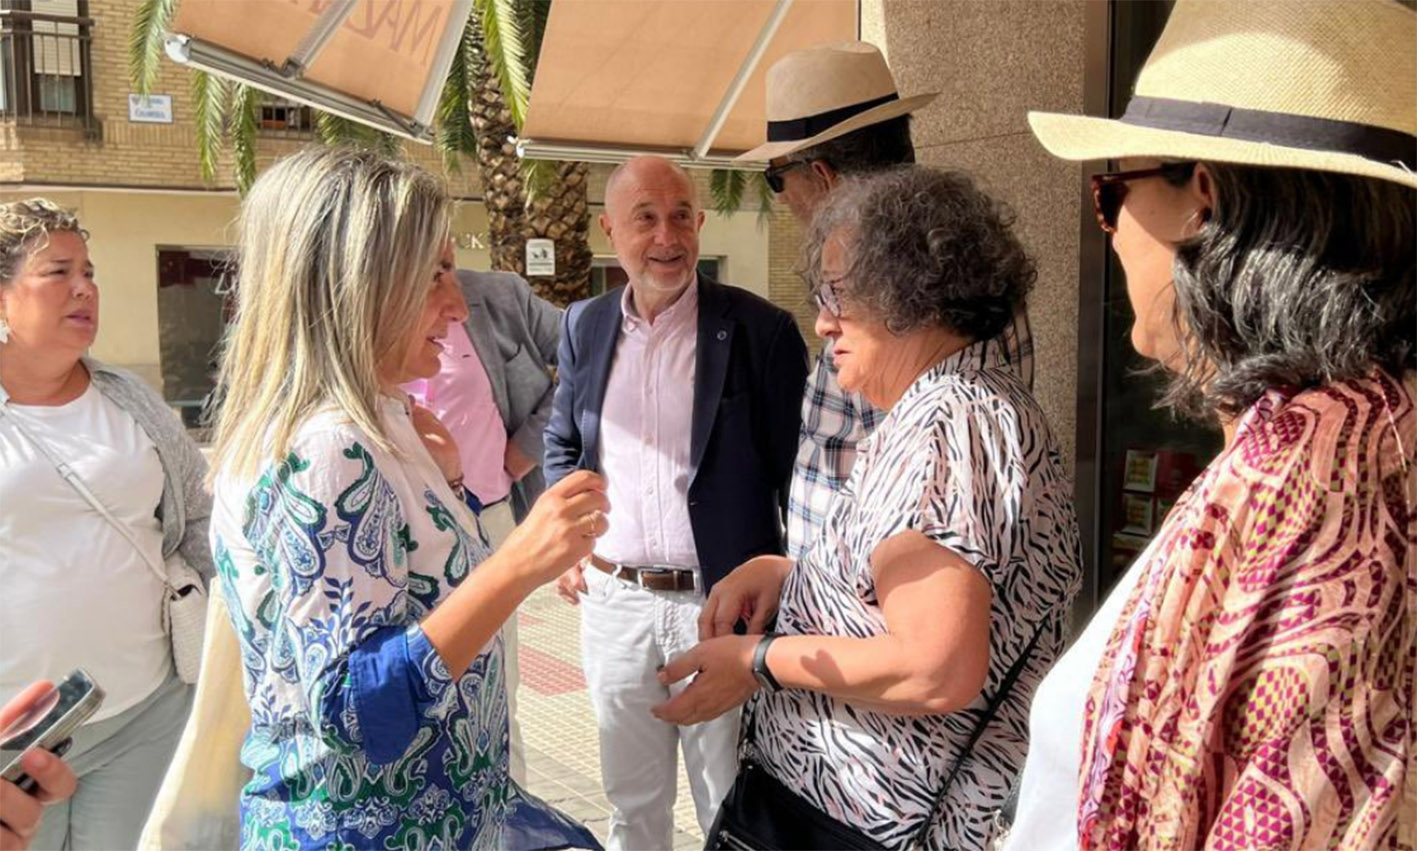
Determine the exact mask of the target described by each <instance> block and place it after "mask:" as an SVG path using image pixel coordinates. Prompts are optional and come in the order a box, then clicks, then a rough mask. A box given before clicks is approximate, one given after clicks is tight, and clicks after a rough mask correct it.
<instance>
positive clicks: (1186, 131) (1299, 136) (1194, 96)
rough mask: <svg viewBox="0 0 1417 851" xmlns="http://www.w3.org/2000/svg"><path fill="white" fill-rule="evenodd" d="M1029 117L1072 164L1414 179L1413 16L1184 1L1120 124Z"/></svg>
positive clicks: (1339, 6)
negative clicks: (1203, 166) (1149, 162)
mask: <svg viewBox="0 0 1417 851" xmlns="http://www.w3.org/2000/svg"><path fill="white" fill-rule="evenodd" d="M1028 123H1029V125H1030V126H1032V128H1033V132H1034V135H1036V136H1037V137H1038V141H1039V142H1041V143H1042V144H1043V147H1045V148H1047V149H1048V151H1049V152H1050V153H1052V154H1053V155H1054V156H1057V157H1060V158H1062V159H1065V160H1101V159H1120V158H1122V157H1168V158H1179V159H1185V160H1212V161H1215V162H1227V163H1239V164H1243V165H1255V166H1277V167H1283V168H1301V169H1313V170H1316V171H1331V172H1339V173H1342V174H1353V175H1358V176H1362V177H1375V178H1378V179H1381V180H1388V181H1392V182H1394V183H1400V184H1403V185H1405V186H1411V187H1414V188H1417V13H1414V12H1413V11H1412V10H1410V9H1408V8H1406V7H1404V6H1402V5H1400V4H1399V3H1397V2H1395V0H1271V2H1250V0H1245V2H1217V0H1177V2H1176V6H1175V8H1174V9H1173V11H1172V13H1171V18H1170V20H1168V21H1167V23H1166V29H1165V31H1164V32H1162V34H1161V39H1160V40H1159V41H1158V42H1157V43H1156V48H1155V49H1154V50H1152V52H1151V55H1150V56H1149V57H1147V60H1146V65H1145V66H1144V67H1143V68H1142V70H1141V74H1140V75H1138V77H1137V84H1136V90H1135V92H1134V93H1133V97H1132V99H1131V102H1130V103H1129V104H1128V105H1127V110H1126V113H1125V114H1124V115H1123V116H1122V117H1121V118H1120V119H1117V120H1110V119H1105V118H1093V117H1089V116H1082V115H1059V114H1056V113H1047V112H1030V113H1029V114H1028Z"/></svg>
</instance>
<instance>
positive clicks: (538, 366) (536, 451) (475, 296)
mask: <svg viewBox="0 0 1417 851" xmlns="http://www.w3.org/2000/svg"><path fill="white" fill-rule="evenodd" d="M458 283H459V284H461V285H462V291H463V297H464V298H466V299H467V322H465V323H464V327H466V328H467V335H468V338H469V339H471V340H472V347H473V349H475V350H476V351H477V357H478V359H479V360H481V361H482V368H483V369H484V370H486V372H487V379H488V381H489V382H491V384H492V398H493V399H494V400H495V401H496V403H497V411H498V412H499V413H500V414H501V415H502V424H503V426H505V427H506V429H507V439H508V440H510V441H512V442H513V443H515V444H516V445H517V448H518V449H520V450H521V451H523V452H525V453H526V454H527V455H528V456H529V457H531V458H535V459H536V462H537V467H536V469H534V470H532V471H531V472H530V473H527V474H526V476H525V477H523V478H522V480H521V481H520V482H517V483H516V484H515V485H513V486H512V493H511V502H512V513H513V514H514V515H515V516H516V519H517V521H518V522H521V520H522V518H524V517H525V516H526V513H527V512H528V511H529V510H530V509H531V504H532V503H533V502H535V501H536V498H537V497H538V496H540V495H541V492H542V491H543V490H544V489H545V488H546V481H545V479H544V478H543V477H542V473H541V466H540V465H541V459H542V455H543V454H544V449H543V446H542V434H543V433H544V432H545V431H546V421H547V420H548V419H550V417H551V403H552V401H553V399H554V398H555V392H556V387H555V382H554V380H553V374H554V372H553V370H554V368H555V366H556V353H557V350H558V349H559V347H560V345H561V309H560V308H559V307H556V306H555V305H554V304H552V303H551V302H549V301H546V300H545V299H542V298H540V297H538V296H537V295H536V294H535V293H533V292H532V291H531V285H530V284H528V283H527V282H526V281H525V280H523V279H522V278H521V276H519V275H514V274H512V273H510V272H473V271H471V270H469V269H459V270H458Z"/></svg>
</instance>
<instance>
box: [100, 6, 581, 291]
mask: <svg viewBox="0 0 1417 851" xmlns="http://www.w3.org/2000/svg"><path fill="white" fill-rule="evenodd" d="M176 6H177V0H142V3H141V4H140V6H139V8H138V11H137V14H136V15H135V16H134V18H133V28H132V32H131V36H130V40H129V56H128V59H129V70H130V72H131V75H132V78H133V84H134V87H135V88H136V89H137V90H138V91H139V92H140V93H144V94H146V93H147V92H148V91H149V89H150V87H151V86H152V84H153V82H154V81H155V79H156V77H157V71H158V65H159V62H160V61H161V57H162V54H163V34H164V33H165V31H166V30H167V27H168V24H169V23H170V22H171V20H172V15H173V12H174V11H175V9H176ZM549 8H550V2H549V0H475V2H474V3H473V12H472V14H471V15H470V16H469V17H468V22H467V26H466V28H465V30H464V31H463V37H462V40H461V42H460V49H459V50H458V53H457V54H456V56H455V58H454V61H453V67H452V70H451V71H450V73H449V74H448V79H447V82H446V84H445V85H444V88H443V92H442V98H441V100H440V102H439V110H438V125H439V126H438V134H437V146H438V148H439V150H440V151H441V153H442V154H443V158H444V162H445V163H446V164H447V166H448V168H449V169H450V170H452V171H457V170H459V169H460V168H461V166H462V158H463V157H464V156H466V157H470V158H472V159H473V161H474V162H475V164H476V167H477V171H478V176H479V178H480V179H481V183H482V188H483V196H484V200H485V203H486V206H487V218H488V230H489V235H490V239H489V248H490V250H491V254H492V267H493V268H494V269H500V270H503V271H509V272H516V273H518V274H521V275H525V274H526V259H525V258H526V252H525V246H526V240H528V239H534V238H546V239H551V240H553V241H554V242H555V244H556V274H555V276H554V277H534V278H529V279H528V280H530V282H531V284H532V286H533V288H535V289H536V290H537V292H538V293H539V294H540V295H541V296H542V297H544V298H547V299H549V300H551V301H553V302H555V303H557V304H562V305H564V304H567V303H569V302H571V301H574V300H576V299H579V298H584V297H586V296H588V295H589V294H590V267H591V251H590V244H589V225H590V210H589V204H588V200H587V193H586V190H587V187H588V184H589V180H588V174H587V169H586V166H585V164H583V163H549V162H536V161H525V162H524V161H522V160H521V159H519V158H518V157H517V154H516V149H515V147H514V146H513V144H512V143H511V142H510V141H508V139H509V138H510V137H513V136H516V135H518V133H519V132H520V130H521V126H522V120H523V118H524V117H525V115H526V105H527V100H528V97H529V95H530V92H531V81H532V77H533V75H534V73H535V64H536V56H537V55H538V53H539V51H540V45H541V36H542V33H543V32H544V31H545V27H546V16H547V13H548V10H549ZM191 95H192V103H193V111H194V114H195V117H196V125H197V131H196V140H197V151H198V158H199V161H200V163H201V169H202V176H203V178H204V179H206V180H207V181H209V182H210V181H213V180H215V179H216V172H217V165H218V161H219V159H220V156H221V153H222V152H223V151H229V152H230V154H231V157H232V163H233V172H234V177H235V179H236V185H237V188H238V189H239V190H241V191H242V192H244V191H245V190H246V189H247V188H249V187H250V185H251V183H252V182H254V181H255V179H256V145H257V127H258V124H259V116H260V109H261V103H262V101H263V99H264V98H265V97H266V95H265V93H264V92H262V91H261V90H259V89H256V88H253V87H251V86H247V85H244V84H241V83H236V82H232V81H230V80H226V79H223V78H221V77H217V76H215V75H211V74H206V73H204V72H201V71H193V72H192V78H191ZM315 129H316V135H317V137H318V138H319V139H320V140H321V141H322V142H325V143H327V144H334V143H345V144H360V145H370V146H377V147H379V148H381V149H383V150H385V151H388V152H390V153H394V152H397V151H398V150H399V148H400V145H401V143H400V142H399V141H398V140H397V139H395V138H394V137H392V136H389V135H388V134H385V133H382V132H379V131H377V130H373V129H370V128H368V127H364V126H362V125H359V124H356V123H354V122H351V121H348V120H346V119H343V118H339V117H338V116H334V115H330V114H328V113H323V112H319V111H318V110H317V111H316V119H315Z"/></svg>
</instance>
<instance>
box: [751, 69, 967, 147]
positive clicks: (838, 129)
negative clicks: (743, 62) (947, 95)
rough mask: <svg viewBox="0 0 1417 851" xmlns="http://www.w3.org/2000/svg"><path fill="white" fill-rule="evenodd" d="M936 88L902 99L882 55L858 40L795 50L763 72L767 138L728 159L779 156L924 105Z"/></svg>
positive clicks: (933, 97)
mask: <svg viewBox="0 0 1417 851" xmlns="http://www.w3.org/2000/svg"><path fill="white" fill-rule="evenodd" d="M938 95H939V92H931V93H929V94H921V95H913V96H911V97H908V98H902V97H901V96H900V92H898V91H896V87H895V78H894V77H892V76H891V69H890V68H888V67H886V58H885V57H884V56H882V55H881V51H879V50H877V49H876V47H875V45H872V44H867V43H866V42H864V41H851V42H847V43H845V44H827V45H821V46H818V47H809V48H807V49H806V50H797V51H794V52H792V53H789V54H787V55H786V56H784V57H782V58H781V59H779V60H777V61H776V62H774V63H773V66H772V67H771V68H769V69H768V73H767V113H768V141H767V143H766V144H763V145H759V146H758V147H756V148H754V149H753V150H751V151H748V152H747V153H745V154H739V155H738V156H736V157H734V158H733V160H734V162H745V161H761V162H766V161H767V160H771V159H774V158H776V157H785V156H787V155H788V154H791V153H795V152H796V151H800V150H803V149H804V148H810V147H812V146H813V145H819V144H821V143H822V142H826V141H828V140H830V139H835V138H837V137H838V136H845V135H846V134H847V133H850V132H852V131H853V130H860V129H861V128H862V127H869V126H871V125H872V124H880V123H881V122H882V121H889V120H890V119H892V118H896V117H898V116H901V115H908V114H909V113H911V112H914V111H915V110H917V109H919V108H921V107H922V106H925V105H926V104H928V103H929V102H930V101H932V100H934V99H935V98H936V97H937V96H938Z"/></svg>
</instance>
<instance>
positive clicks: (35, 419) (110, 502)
mask: <svg viewBox="0 0 1417 851" xmlns="http://www.w3.org/2000/svg"><path fill="white" fill-rule="evenodd" d="M7 411H8V413H10V414H11V415H12V416H14V417H15V418H16V419H18V420H20V421H22V422H23V423H24V425H25V428H26V429H27V431H28V432H29V433H30V434H33V435H34V436H35V437H37V438H39V439H40V440H42V441H44V442H45V444H46V445H47V447H48V448H49V451H50V452H51V453H52V454H54V455H55V456H57V457H59V458H63V459H64V460H66V461H68V462H69V464H70V465H72V466H73V468H74V470H75V471H76V472H77V473H78V474H79V476H81V477H82V478H83V480H84V481H85V482H86V483H87V484H88V486H89V488H90V489H91V490H92V491H93V492H94V493H95V494H96V495H97V496H98V498H99V500H100V501H101V502H103V504H104V505H105V506H107V508H108V510H109V511H110V512H112V513H113V515H114V516H115V517H117V518H118V519H119V520H122V521H123V522H125V523H127V524H128V528H129V529H130V530H131V531H132V533H133V534H134V535H135V536H136V537H137V540H138V543H140V544H141V545H142V546H143V547H144V548H145V549H147V551H148V552H149V553H150V554H151V555H152V557H153V558H154V560H155V561H156V562H157V563H158V564H161V563H162V524H161V523H160V522H159V520H158V518H157V515H156V511H157V507H158V504H159V502H161V500H162V484H163V472H162V462H161V461H160V460H159V458H158V455H157V448H156V447H155V446H153V442H152V441H151V440H150V439H149V438H148V436H147V434H146V433H145V432H144V431H143V429H142V427H141V426H139V425H138V422H137V420H135V419H133V417H131V416H129V415H128V414H127V413H126V412H125V411H123V409H121V408H119V407H118V406H117V405H116V404H114V403H113V402H111V401H109V400H108V399H106V398H105V397H104V396H103V394H102V393H100V392H99V391H98V388H96V387H94V386H93V385H92V384H90V385H89V388H88V390H86V391H84V394H83V395H82V396H80V397H79V398H78V399H75V400H74V401H72V402H69V403H68V404H65V405H57V406H53V407H40V406H32V405H15V404H9V405H7ZM0 506H2V507H3V508H0V588H3V589H4V591H3V593H0V702H3V701H6V700H9V699H10V697H11V696H13V695H14V694H15V693H17V692H18V691H20V690H21V689H23V688H24V687H25V686H27V685H29V684H30V683H32V682H34V681H35V680H37V679H50V680H54V681H56V682H57V681H58V680H60V679H62V678H63V677H64V676H65V675H67V674H68V673H69V671H71V670H73V669H74V668H78V667H82V668H84V669H86V670H87V671H88V672H89V673H90V674H92V675H93V678H94V680H95V681H96V682H97V683H98V684H99V685H100V686H101V687H102V688H103V690H104V691H105V692H106V693H107V697H106V698H105V699H104V702H103V706H102V707H101V708H100V709H99V711H98V713H97V714H95V715H94V718H93V720H101V719H103V718H109V717H112V716H114V715H117V714H118V713H120V712H122V711H123V710H124V709H127V708H129V707H131V706H133V705H134V704H136V703H138V702H139V701H141V700H142V699H143V698H145V697H147V696H148V695H150V694H152V692H153V691H154V690H155V689H157V687H158V686H160V685H161V684H162V683H163V681H164V680H165V679H166V678H167V676H168V674H169V672H170V670H171V664H172V662H171V651H170V649H169V644H168V640H167V636H166V634H165V633H164V632H163V629H162V623H161V617H162V583H161V582H160V581H159V580H158V578H157V577H156V576H155V575H154V574H153V571H152V569H151V568H150V567H148V565H147V564H146V563H145V562H144V560H143V558H142V557H141V556H140V555H139V554H138V552H137V551H136V550H134V549H133V546H132V545H131V544H129V543H128V541H127V540H126V539H125V538H124V537H123V536H122V534H120V533H119V532H118V531H117V530H116V529H114V528H113V527H112V526H111V525H110V524H109V523H108V521H107V520H105V519H104V518H103V515H101V514H99V513H98V512H97V511H96V510H95V509H94V508H93V507H92V506H90V505H89V504H88V502H87V501H85V500H84V498H83V497H82V496H80V495H79V493H78V492H77V491H75V490H74V488H73V487H72V486H71V485H70V484H69V483H68V482H66V481H64V479H63V478H62V477H61V476H60V475H59V473H58V472H57V471H56V470H55V469H54V466H53V465H52V464H51V463H50V462H49V460H48V458H47V457H46V456H45V455H44V454H43V453H41V452H40V451H39V450H38V449H37V448H36V447H35V446H34V444H33V443H31V442H30V440H29V438H28V437H26V436H25V435H24V434H22V433H21V432H20V431H19V429H17V428H16V427H15V425H14V423H12V422H10V420H9V418H8V417H0Z"/></svg>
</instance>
